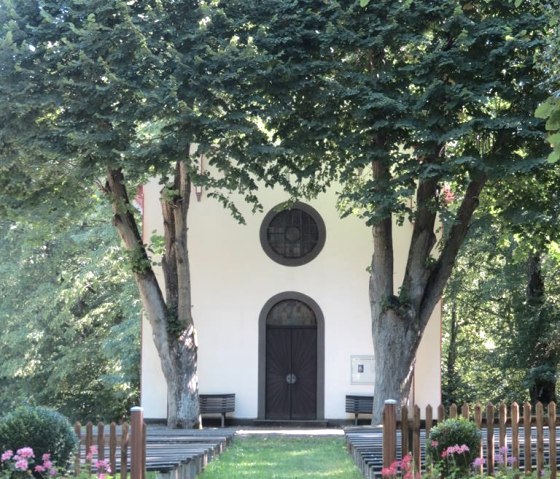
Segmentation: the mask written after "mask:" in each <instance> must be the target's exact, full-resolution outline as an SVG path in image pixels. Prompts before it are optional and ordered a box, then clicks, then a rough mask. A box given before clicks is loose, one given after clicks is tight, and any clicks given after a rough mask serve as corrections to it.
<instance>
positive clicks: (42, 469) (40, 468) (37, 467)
mask: <svg viewBox="0 0 560 479" xmlns="http://www.w3.org/2000/svg"><path fill="white" fill-rule="evenodd" d="M33 470H34V471H35V472H45V471H46V470H47V469H46V467H45V466H41V464H37V465H36V466H35V469H33Z"/></svg>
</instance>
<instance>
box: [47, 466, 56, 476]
mask: <svg viewBox="0 0 560 479" xmlns="http://www.w3.org/2000/svg"><path fill="white" fill-rule="evenodd" d="M49 474H50V475H51V476H56V475H57V474H58V471H57V470H56V468H55V467H53V468H51V469H49Z"/></svg>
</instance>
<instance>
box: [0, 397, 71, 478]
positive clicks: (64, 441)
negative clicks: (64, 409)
mask: <svg viewBox="0 0 560 479" xmlns="http://www.w3.org/2000/svg"><path fill="white" fill-rule="evenodd" d="M77 445H78V440H77V438H76V435H75V434H74V429H73V427H72V425H71V424H70V422H69V421H68V419H67V418H66V417H64V416H63V415H62V414H60V413H58V412H57V411H55V410H53V409H49V408H45V407H31V406H21V407H19V408H17V409H15V410H14V411H12V412H10V413H8V414H6V415H4V416H2V417H1V418H0V450H2V451H6V450H8V449H11V450H13V451H16V450H17V449H20V448H22V447H31V448H32V449H33V451H34V452H35V457H41V456H42V455H43V454H45V453H50V454H51V455H52V456H51V459H52V461H53V463H54V464H56V465H57V466H58V467H60V468H62V469H63V470H65V469H67V468H68V466H69V465H70V458H71V455H72V454H73V453H74V452H75V451H76V447H77Z"/></svg>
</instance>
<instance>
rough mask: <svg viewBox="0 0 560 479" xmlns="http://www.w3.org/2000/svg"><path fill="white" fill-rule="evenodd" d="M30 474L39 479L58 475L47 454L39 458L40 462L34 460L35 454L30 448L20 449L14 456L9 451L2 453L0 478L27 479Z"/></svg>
mask: <svg viewBox="0 0 560 479" xmlns="http://www.w3.org/2000/svg"><path fill="white" fill-rule="evenodd" d="M32 474H33V475H34V476H35V477H39V478H41V477H44V476H46V475H48V476H56V475H57V474H58V471H57V469H56V467H54V465H53V463H52V461H51V455H50V454H49V453H44V454H43V455H42V456H41V462H37V461H36V460H35V453H34V452H33V449H32V448H30V447H22V448H21V449H18V450H17V451H16V453H15V454H14V452H13V451H12V450H10V449H8V450H7V451H4V452H3V453H2V456H1V469H0V478H2V479H4V478H6V479H16V478H19V477H22V478H27V477H29V476H31V475H32Z"/></svg>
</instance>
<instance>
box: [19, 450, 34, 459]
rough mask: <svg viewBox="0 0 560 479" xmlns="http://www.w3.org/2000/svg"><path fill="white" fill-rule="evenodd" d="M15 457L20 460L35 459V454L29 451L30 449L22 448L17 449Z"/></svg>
mask: <svg viewBox="0 0 560 479" xmlns="http://www.w3.org/2000/svg"><path fill="white" fill-rule="evenodd" d="M17 455H18V456H19V457H20V458H21V459H30V458H32V457H35V453H34V452H33V449H31V448H30V447H22V448H21V449H18V450H17Z"/></svg>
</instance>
